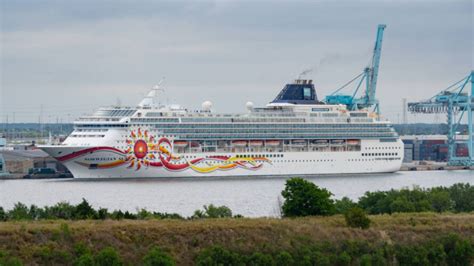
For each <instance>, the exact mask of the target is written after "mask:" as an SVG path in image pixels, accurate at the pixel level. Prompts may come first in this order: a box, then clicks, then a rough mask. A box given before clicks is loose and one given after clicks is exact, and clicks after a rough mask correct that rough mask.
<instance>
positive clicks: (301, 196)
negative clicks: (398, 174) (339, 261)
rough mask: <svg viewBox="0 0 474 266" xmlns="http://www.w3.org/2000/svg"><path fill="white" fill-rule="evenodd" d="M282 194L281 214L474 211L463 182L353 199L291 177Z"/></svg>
mask: <svg viewBox="0 0 474 266" xmlns="http://www.w3.org/2000/svg"><path fill="white" fill-rule="evenodd" d="M282 196H283V198H284V199H285V201H284V203H283V205H282V207H281V209H282V215H283V216H284V217H296V216H311V215H323V216H324V215H333V214H345V213H346V212H347V211H349V210H350V209H353V208H360V209H362V210H364V211H365V212H367V213H368V214H391V213H397V212H472V211H474V186H471V185H470V184H467V183H466V184H462V183H458V184H454V185H452V186H450V187H433V188H420V187H413V188H412V189H409V188H402V189H392V190H389V191H376V192H366V193H365V194H364V195H363V196H362V197H361V198H359V200H358V201H357V202H354V201H352V200H350V199H349V198H347V197H344V198H342V199H340V200H333V199H332V198H331V197H332V193H331V192H329V191H328V190H326V189H324V188H319V187H318V186H316V185H315V184H314V183H312V182H310V181H307V180H305V179H302V178H292V179H289V180H287V182H286V187H285V189H284V190H283V191H282Z"/></svg>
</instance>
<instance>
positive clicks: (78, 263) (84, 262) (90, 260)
mask: <svg viewBox="0 0 474 266" xmlns="http://www.w3.org/2000/svg"><path fill="white" fill-rule="evenodd" d="M94 265H95V263H94V257H93V256H92V255H91V254H89V253H86V254H83V255H81V256H80V257H79V258H77V259H76V260H75V261H74V266H94Z"/></svg>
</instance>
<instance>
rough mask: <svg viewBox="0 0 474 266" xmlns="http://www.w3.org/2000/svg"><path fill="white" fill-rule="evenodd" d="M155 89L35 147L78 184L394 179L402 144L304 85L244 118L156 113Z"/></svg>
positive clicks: (168, 109) (376, 120)
mask: <svg viewBox="0 0 474 266" xmlns="http://www.w3.org/2000/svg"><path fill="white" fill-rule="evenodd" d="M158 91H159V87H158V86H156V87H154V88H153V89H152V90H151V91H150V92H149V94H148V95H147V96H146V97H145V98H144V99H143V100H142V101H141V102H140V104H139V105H138V106H137V107H135V108H131V107H110V108H101V109H99V110H98V111H97V112H95V113H94V114H92V115H90V116H84V117H81V118H79V119H78V120H77V121H75V122H74V131H73V132H72V133H71V135H69V137H68V138H67V139H66V140H65V141H64V142H63V143H61V144H60V145H46V146H40V148H42V149H43V150H44V151H46V152H47V153H49V154H50V155H51V156H53V157H55V158H56V159H58V160H59V161H61V162H62V163H63V164H64V165H65V166H66V167H67V168H68V169H69V170H70V171H71V173H72V174H73V175H74V177H85V178H108V177H112V178H119V177H197V176H274V175H284V176H295V175H317V174H352V173H379V172H395V171H398V170H399V169H400V166H401V162H402V158H403V143H402V141H401V140H400V138H399V136H398V134H397V133H396V132H395V130H394V129H393V127H392V125H391V123H390V122H388V121H383V120H382V119H380V117H379V116H378V115H377V113H375V112H370V111H368V110H356V111H351V110H348V109H347V108H346V106H345V105H341V104H326V103H323V102H320V101H319V100H318V98H317V95H316V90H315V87H314V84H313V83H312V81H311V80H296V81H295V82H292V83H289V84H287V85H286V86H285V87H284V88H283V89H282V90H281V92H280V93H279V94H278V96H277V97H276V98H275V99H274V100H273V101H272V102H270V103H269V104H267V105H266V106H265V107H261V108H255V107H254V106H253V104H252V103H247V113H242V114H224V113H214V112H212V111H211V109H212V104H211V103H210V102H205V103H203V108H202V109H201V110H197V111H189V110H187V109H185V108H183V107H180V106H178V105H168V106H161V105H159V104H158V101H157V94H158Z"/></svg>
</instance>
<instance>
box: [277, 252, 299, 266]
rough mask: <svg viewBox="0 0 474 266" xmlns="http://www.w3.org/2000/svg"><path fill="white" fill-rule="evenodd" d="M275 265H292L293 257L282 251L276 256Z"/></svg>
mask: <svg viewBox="0 0 474 266" xmlns="http://www.w3.org/2000/svg"><path fill="white" fill-rule="evenodd" d="M275 264H276V265H277V266H290V265H294V264H295V261H294V260H293V257H292V256H291V254H290V253H288V252H286V251H282V252H280V253H279V254H278V255H277V256H276V259H275Z"/></svg>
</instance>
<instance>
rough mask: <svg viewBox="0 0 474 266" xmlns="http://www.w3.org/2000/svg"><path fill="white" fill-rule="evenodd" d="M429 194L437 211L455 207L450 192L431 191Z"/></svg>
mask: <svg viewBox="0 0 474 266" xmlns="http://www.w3.org/2000/svg"><path fill="white" fill-rule="evenodd" d="M429 196H430V202H431V206H432V207H433V209H434V210H435V211H437V212H445V211H450V210H452V209H453V207H454V202H453V201H452V200H451V198H450V196H449V192H447V191H439V190H435V191H431V193H430V195H429Z"/></svg>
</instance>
